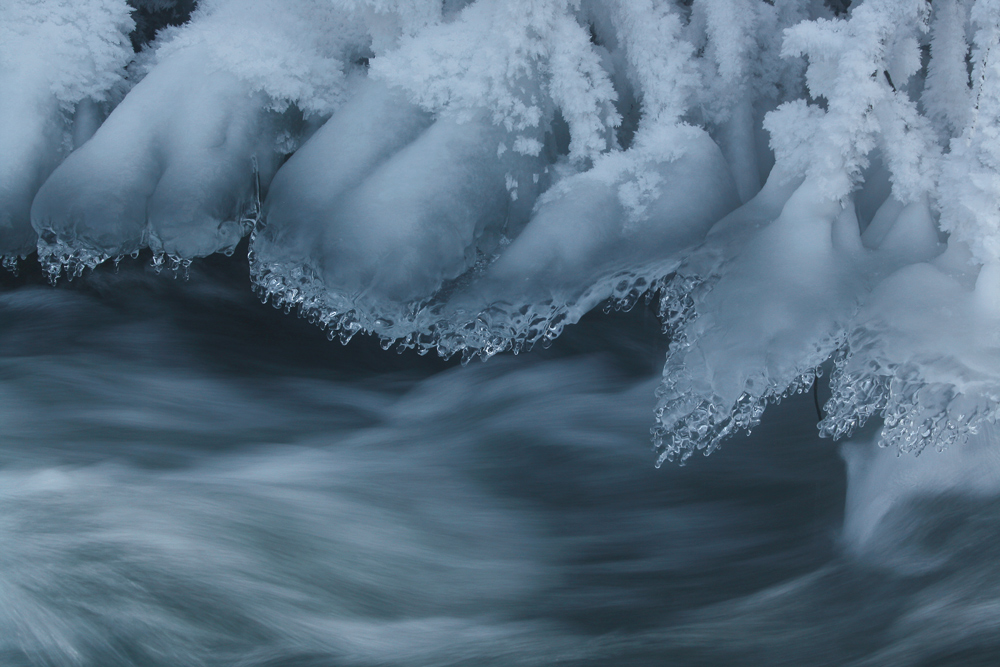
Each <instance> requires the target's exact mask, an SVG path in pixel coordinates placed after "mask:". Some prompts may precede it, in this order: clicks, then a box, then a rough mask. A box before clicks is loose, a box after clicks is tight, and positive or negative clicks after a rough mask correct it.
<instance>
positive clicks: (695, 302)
mask: <svg viewBox="0 0 1000 667" xmlns="http://www.w3.org/2000/svg"><path fill="white" fill-rule="evenodd" d="M132 4H133V5H134V6H140V9H141V13H140V14H137V15H136V16H138V17H140V18H141V19H142V21H141V22H140V23H141V25H140V26H139V28H138V29H136V31H135V32H131V33H130V31H133V28H134V27H135V26H134V22H133V20H132V18H130V14H129V7H128V6H127V5H126V4H125V3H124V2H122V1H114V0H87V1H86V2H73V3H70V2H60V1H58V0H44V1H42V0H13V1H12V2H11V3H8V5H6V6H5V9H4V11H3V12H2V13H0V31H2V32H0V35H2V37H3V39H0V63H2V66H3V69H2V70H0V142H2V144H0V149H2V150H0V174H2V175H3V180H2V181H0V254H2V255H4V256H5V257H6V258H7V259H6V260H5V262H6V263H7V264H8V265H11V264H12V259H11V258H15V257H18V256H22V257H23V256H25V255H26V254H27V253H28V252H29V251H30V250H31V249H32V248H34V247H35V244H36V238H35V233H36V232H37V235H38V236H37V250H38V256H39V259H40V261H42V262H43V264H44V265H45V267H46V269H47V271H48V272H49V274H50V276H52V278H53V279H56V278H58V276H59V275H60V273H61V272H62V271H63V270H66V271H67V272H68V273H69V275H70V276H73V275H78V274H79V273H80V272H81V271H83V270H84V268H86V267H94V266H96V265H97V264H99V263H101V262H103V261H105V260H107V259H113V258H117V257H121V256H122V255H125V254H130V253H136V252H138V251H139V250H141V249H144V248H149V249H151V250H152V251H153V253H154V257H155V259H154V261H155V262H158V263H160V264H162V263H163V262H164V261H165V260H166V258H169V259H170V260H171V262H172V263H173V264H174V265H175V266H183V265H185V264H186V263H189V262H190V261H191V260H192V259H193V258H196V257H199V256H204V255H207V254H211V253H214V252H232V251H233V249H234V248H235V246H236V244H237V243H238V242H239V240H240V239H241V238H242V237H244V236H245V235H247V234H250V233H251V232H252V238H251V241H250V269H251V274H252V275H251V278H252V281H253V284H254V288H255V289H256V290H257V291H258V293H259V294H260V296H261V297H262V298H263V299H264V300H269V301H271V302H272V303H273V304H275V305H276V306H279V307H283V308H285V309H286V310H289V311H291V310H296V311H298V312H299V314H300V315H303V316H305V317H308V318H309V319H310V320H311V321H314V322H316V323H317V324H319V325H320V326H322V327H324V328H326V329H328V332H329V334H330V336H331V338H333V337H338V336H339V337H340V338H341V340H343V341H345V342H346V341H348V340H350V338H351V337H352V336H354V335H355V334H357V333H359V332H363V333H367V334H372V335H376V336H378V337H379V338H381V339H382V341H383V343H384V345H385V346H386V347H387V348H388V347H390V346H392V345H396V346H398V347H400V348H402V349H406V348H416V349H417V350H418V351H420V352H421V353H423V352H427V351H431V350H433V351H436V352H437V353H439V354H441V355H443V356H446V357H450V356H452V355H456V354H457V355H461V356H462V357H463V358H464V359H469V358H472V357H475V356H481V357H483V358H484V359H485V358H488V357H490V356H492V355H494V354H496V353H498V352H502V351H505V350H513V351H514V352H518V351H520V350H522V349H527V348H529V347H530V346H532V345H533V344H535V343H539V342H543V343H544V342H546V341H550V340H552V339H553V338H555V337H556V336H558V335H559V334H560V332H561V331H562V330H563V328H564V327H565V326H567V325H570V324H572V323H574V322H576V321H577V320H578V319H579V318H580V317H582V316H583V315H584V314H585V313H586V312H588V311H590V310H592V309H593V308H595V307H597V306H599V305H601V304H606V305H607V307H620V308H628V307H631V306H632V305H634V304H635V303H636V301H637V300H639V299H641V298H643V297H645V298H648V299H651V298H654V297H655V298H657V299H658V303H659V312H660V315H661V317H662V319H663V323H664V329H665V331H666V333H667V334H668V335H669V336H670V337H671V349H670V352H669V354H668V357H667V360H666V364H665V366H664V373H663V383H662V385H661V387H660V389H659V391H658V405H657V410H656V425H655V427H654V429H653V436H654V441H655V444H656V446H657V448H658V451H659V456H660V461H663V460H666V459H671V460H681V461H683V460H685V459H687V458H688V457H689V456H691V454H692V453H694V452H697V451H703V452H705V453H708V452H711V451H712V450H714V449H715V448H716V447H717V446H718V445H719V443H720V442H721V441H722V440H723V439H724V438H725V437H726V436H728V435H730V434H732V433H733V432H735V431H738V430H741V429H750V428H753V427H754V426H755V425H756V424H757V423H758V421H759V419H760V417H761V414H762V412H763V411H764V409H765V408H766V406H767V404H768V403H769V402H772V401H777V400H780V399H781V398H782V397H783V396H785V395H787V394H789V393H793V392H801V391H805V390H808V389H809V388H810V387H811V386H812V384H813V383H814V382H815V381H816V378H817V377H818V376H819V374H820V368H821V366H823V365H824V364H825V363H826V362H828V361H829V360H831V359H832V360H833V362H832V367H833V371H832V374H831V377H830V383H831V391H832V398H831V399H830V401H829V402H828V404H827V405H826V407H825V409H824V412H825V416H824V418H823V419H822V422H821V423H820V431H821V433H822V434H824V435H829V436H832V437H835V438H842V437H845V436H847V435H849V434H850V433H852V432H853V430H854V429H855V428H857V427H858V426H859V425H861V424H863V423H864V422H865V421H866V420H867V419H868V418H870V417H872V416H877V417H881V418H883V419H884V422H885V427H884V429H883V431H882V436H881V437H882V442H883V444H891V445H894V446H898V447H900V448H902V449H905V450H916V451H919V450H921V449H922V448H923V447H925V446H926V445H927V444H928V443H932V444H933V445H934V446H937V447H945V446H948V445H949V444H952V443H956V442H959V441H962V440H964V439H965V438H967V437H968V436H969V435H972V434H975V433H976V432H977V430H979V429H980V428H981V427H982V425H983V424H984V423H988V422H993V421H994V420H995V416H996V412H997V403H998V401H1000V339H998V338H997V335H996V333H995V332H996V331H997V326H998V324H1000V296H998V290H1000V285H998V281H1000V268H998V267H1000V240H998V239H1000V235H998V225H1000V2H998V1H997V0H954V1H953V2H949V3H937V4H935V5H933V6H932V5H931V3H930V2H928V1H926V0H864V1H863V2H854V3H843V2H826V3H824V2H822V1H821V0H773V2H772V1H765V0H690V1H687V0H445V1H444V2H441V1H439V0H398V1H390V0H283V1H280V2H279V1H278V0H201V2H199V3H198V4H197V7H196V8H195V9H194V10H193V12H191V13H190V19H189V20H186V19H187V12H189V11H190V10H191V6H190V5H192V3H190V2H187V3H185V2H174V1H173V0H162V1H161V0H150V1H149V2H143V3H136V2H133V3H132ZM847 5H849V8H848V9H845V6H847ZM142 12H144V13H142ZM168 14H169V15H170V16H172V17H174V19H173V20H182V19H185V20H186V22H184V24H183V25H180V26H173V27H168V28H165V29H162V30H160V31H159V32H156V31H155V30H152V29H151V27H150V25H151V23H150V22H151V21H154V22H155V17H158V16H166V15H168ZM178 16H180V17H182V18H181V19H177V17H178ZM151 17H153V18H151ZM160 20H164V19H160ZM153 35H155V37H153ZM51 40H56V41H58V44H59V48H56V49H49V48H44V46H43V45H44V44H46V43H49V42H50V41H51ZM132 47H135V48H139V49H140V50H139V52H138V53H135V54H133V53H132ZM126 65H127V69H126ZM126 93H127V94H126ZM105 115H107V119H106V120H104V121H103V123H101V119H102V118H103V117H104V116H105ZM98 125H100V127H99V129H98V128H97V126H98ZM95 129H96V133H95V131H94V130H95ZM91 135H93V136H92V137H91ZM72 147H75V150H73V151H72V152H70V148H72ZM29 209H30V225H29V213H28V212H29Z"/></svg>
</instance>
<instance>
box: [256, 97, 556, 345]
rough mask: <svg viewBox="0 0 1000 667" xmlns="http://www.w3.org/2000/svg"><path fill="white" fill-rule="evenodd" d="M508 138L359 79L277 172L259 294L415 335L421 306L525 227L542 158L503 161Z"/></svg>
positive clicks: (341, 320) (353, 326)
mask: <svg viewBox="0 0 1000 667" xmlns="http://www.w3.org/2000/svg"><path fill="white" fill-rule="evenodd" d="M505 136H506V133H505V131H504V130H503V129H502V128H498V127H496V126H494V125H493V124H492V123H491V122H490V121H489V120H487V119H482V118H472V119H468V120H458V119H455V118H449V117H447V116H445V117H439V118H437V119H436V120H432V118H431V116H430V115H429V114H428V113H427V112H425V111H423V110H422V109H420V108H419V107H417V106H416V105H414V104H411V103H408V102H407V101H406V98H405V97H404V96H403V95H402V93H401V92H400V91H398V90H397V91H393V90H390V89H389V88H387V87H386V86H385V85H384V84H381V83H378V82H373V81H368V80H365V81H361V82H359V83H358V91H357V92H356V94H355V95H354V96H353V97H352V99H351V101H350V102H348V103H347V104H346V105H345V106H344V107H343V108H341V109H340V111H338V113H337V114H335V115H334V117H333V118H332V119H331V120H330V121H329V122H328V123H327V124H326V125H325V126H324V127H323V128H322V129H321V130H320V131H319V132H318V133H317V134H316V135H315V136H314V137H312V138H311V139H310V140H309V141H308V142H307V143H306V145H305V146H303V148H302V149H301V150H300V151H299V152H298V153H296V154H295V155H294V156H293V157H292V158H291V159H290V160H289V162H288V163H287V164H286V165H285V166H284V167H283V168H282V169H281V170H280V171H279V173H278V175H277V176H276V178H275V181H274V183H273V185H272V188H271V191H270V193H269V195H268V198H267V201H266V203H265V212H266V223H265V226H264V228H263V230H262V231H261V232H260V233H259V234H257V235H256V237H255V239H254V242H253V264H252V271H253V274H254V280H255V282H256V284H257V286H258V289H260V290H261V291H262V294H263V295H264V296H265V297H270V298H274V299H275V302H276V304H278V305H284V306H286V307H289V308H290V307H297V308H301V309H302V310H303V311H304V312H306V313H308V314H310V316H312V317H315V318H318V319H319V320H320V321H321V323H322V324H324V326H334V327H336V328H339V329H340V330H341V331H342V332H346V334H347V335H350V334H352V333H353V332H354V331H356V330H358V329H359V328H364V329H366V330H368V331H376V332H377V333H379V334H380V335H382V336H383V337H386V338H389V339H392V338H397V337H399V336H400V335H406V334H409V333H410V331H411V329H410V328H409V327H410V326H411V325H410V324H408V323H406V322H404V320H405V319H406V318H407V314H408V313H409V312H412V311H413V309H414V308H418V306H417V304H419V303H420V302H422V301H424V300H426V299H429V298H431V297H432V296H434V295H435V294H436V293H437V292H438V291H439V290H440V289H441V288H442V286H443V285H444V284H445V282H446V281H450V280H453V279H455V278H457V277H458V276H460V275H461V274H463V273H465V272H466V271H467V270H468V269H469V268H471V267H472V266H473V265H474V264H475V263H476V262H477V261H478V260H479V258H480V257H481V256H483V255H489V254H490V253H491V252H492V251H493V250H494V249H495V248H496V247H497V245H498V244H499V242H500V239H501V236H502V235H503V234H504V233H505V232H510V233H516V228H517V227H519V226H521V225H523V224H524V221H525V219H526V217H527V213H528V211H529V210H530V205H531V202H532V201H533V199H534V196H533V192H534V190H536V189H537V187H538V186H537V183H536V182H534V181H533V179H532V178H531V174H532V173H534V174H539V173H541V172H542V170H543V169H544V165H543V164H542V163H541V160H540V158H539V157H537V156H532V155H519V154H517V153H514V152H513V151H510V152H507V154H506V155H501V156H500V157H498V155H497V154H498V150H497V146H498V145H499V144H500V143H501V140H502V139H503V138H504V137H505ZM518 181H523V182H525V185H523V186H516V185H515V184H516V183H517V182H518ZM515 187H516V192H514V188H515ZM400 332H401V333H400Z"/></svg>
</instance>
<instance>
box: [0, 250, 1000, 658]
mask: <svg viewBox="0 0 1000 667" xmlns="http://www.w3.org/2000/svg"><path fill="white" fill-rule="evenodd" d="M665 346H666V341H665V340H664V339H663V337H662V336H661V335H660V334H659V332H658V323H657V322H656V320H655V318H653V316H652V315H651V314H650V313H648V312H646V311H643V310H641V309H639V310H637V311H635V312H633V313H629V314H625V315H622V314H617V315H611V316H604V315H595V316H592V317H588V318H587V319H586V321H584V322H582V323H581V324H579V325H577V326H575V327H572V328H571V329H570V330H568V331H567V333H566V334H565V335H564V336H563V337H562V338H561V339H560V340H558V341H557V342H556V344H555V345H554V346H553V347H552V348H551V349H549V350H536V351H534V352H531V353H529V354H522V355H520V356H518V357H513V356H505V357H504V356H502V357H498V358H494V359H492V360H491V361H489V362H488V363H485V364H483V363H479V362H474V363H472V364H470V365H469V366H467V367H461V366H459V365H457V364H451V363H445V362H442V361H440V360H436V359H431V358H429V357H423V358H421V357H416V356H414V355H412V354H403V355H397V354H395V353H394V352H384V351H382V350H381V349H379V347H378V345H376V344H375V343H373V342H372V341H370V340H363V339H356V340H355V341H354V342H352V343H351V344H350V345H349V346H347V347H342V346H340V345H339V344H336V343H330V342H328V341H327V340H326V339H325V337H324V336H323V334H322V332H320V331H319V330H318V329H315V328H313V327H311V326H310V325H308V324H307V323H305V322H303V321H300V320H296V319H295V318H294V317H289V316H286V315H284V314H282V313H279V312H277V311H274V310H273V309H271V308H270V307H268V306H263V305H261V304H260V303H258V302H257V301H255V299H254V297H253V295H252V293H251V292H250V290H249V286H248V281H247V278H246V264H245V262H242V263H241V262H239V261H236V260H226V259H224V258H216V259H211V260H206V261H202V262H198V263H196V264H195V266H194V267H193V270H192V275H191V279H190V280H189V281H183V280H174V279H172V278H170V277H169V276H168V275H160V276H157V275H154V274H153V273H152V272H151V271H150V270H149V269H147V268H145V267H144V266H143V265H142V264H141V263H140V262H132V263H129V262H125V263H123V265H122V267H121V270H120V272H119V273H115V272H113V271H111V270H99V271H98V272H97V273H95V274H93V275H90V276H88V277H86V278H85V279H83V280H82V281H76V282H74V283H72V284H65V283H64V284H61V285H60V286H59V287H58V288H51V287H49V286H47V285H45V284H43V282H42V281H41V280H40V278H39V276H37V275H36V274H35V272H34V271H33V270H31V269H30V267H29V270H28V275H26V276H22V277H21V278H18V279H13V278H10V277H6V278H4V286H3V288H2V290H0V424H2V428H0V439H2V447H0V665H2V666H3V667H17V666H21V665H45V666H56V665H58V666H62V665H72V666H86V667H91V666H93V667H113V666H117V665H141V666H147V665H149V666H153V665H163V666H171V667H175V666H176V667H182V666H183V667H189V666H190V667H195V666H202V665H204V666H209V665H211V666H215V665H218V666H241V667H242V666H246V667H251V666H253V667H258V666H259V667H264V666H268V667H279V666H280V667H285V666H288V667H293V666H298V667H307V666H308V667H321V666H333V665H338V666H339V665H344V666H355V665H364V666H376V665H469V666H473V665H475V666H479V665H796V666H802V665H871V666H876V665H878V666H884V665H920V666H924V665H927V666H929V665H956V666H957V665H994V664H1000V559H998V556H1000V500H997V499H992V498H989V497H984V496H982V495H980V496H978V497H977V498H976V499H972V498H964V497H962V496H960V495H951V496H946V497H941V496H938V497H933V498H923V499H918V500H916V501H913V502H910V503H907V504H905V505H904V506H902V507H898V508H897V509H896V510H894V511H893V512H891V513H890V514H889V515H888V516H887V517H886V518H885V519H884V520H883V522H882V524H881V525H880V526H879V530H878V533H877V537H876V538H875V540H874V542H873V543H872V546H870V548H869V551H870V553H871V554H874V556H872V557H869V558H866V559H858V558H856V557H854V556H849V555H847V554H846V553H845V551H844V549H843V548H842V545H841V543H840V542H839V534H840V533H839V531H840V528H841V524H842V521H843V505H844V497H845V472H844V465H843V462H842V460H841V459H840V457H839V455H838V451H837V447H836V445H835V444H833V443H830V442H829V441H825V440H819V439H818V438H817V437H816V436H815V422H816V408H815V406H814V404H813V397H812V396H811V395H805V396H800V397H795V398H794V399H791V400H788V401H786V402H784V403H783V404H782V405H780V406H777V407H774V408H772V409H770V410H769V411H768V413H767V416H766V418H765V422H764V424H763V425H762V426H761V427H760V428H759V429H757V430H755V431H754V433H753V435H752V436H751V437H749V438H742V437H741V438H737V439H734V440H732V441H731V442H728V443H727V445H726V446H725V447H724V448H723V449H722V450H721V451H719V452H717V453H716V454H714V455H713V456H712V457H710V458H707V459H703V458H700V457H698V458H696V459H694V460H692V462H691V464H690V465H688V466H686V467H683V468H681V467H670V466H664V468H662V469H660V470H656V469H654V467H653V460H654V456H653V453H652V452H651V451H650V449H649V434H648V431H649V427H650V426H651V424H652V412H651V411H652V408H653V404H654V400H655V399H654V396H653V391H654V388H655V386H656V384H657V381H658V375H659V371H660V366H661V364H662V360H663V354H664V351H665ZM880 554H881V555H880Z"/></svg>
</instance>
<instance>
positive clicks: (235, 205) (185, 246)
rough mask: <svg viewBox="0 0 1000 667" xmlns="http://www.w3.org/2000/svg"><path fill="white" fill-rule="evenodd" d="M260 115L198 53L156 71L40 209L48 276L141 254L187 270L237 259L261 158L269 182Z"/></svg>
mask: <svg viewBox="0 0 1000 667" xmlns="http://www.w3.org/2000/svg"><path fill="white" fill-rule="evenodd" d="M263 111H264V104H263V100H262V99H261V98H260V97H255V96H254V95H252V94H251V92H250V90H249V87H248V86H247V85H246V84H243V83H242V82H240V81H239V80H238V79H237V78H236V77H234V76H232V75H230V74H226V73H223V72H212V71H211V70H210V68H208V67H207V66H206V64H205V61H204V58H203V54H201V53H191V54H188V57H185V58H174V59H172V60H170V61H168V62H165V63H162V64H160V65H159V66H158V67H156V68H155V69H154V70H153V71H152V72H150V74H149V75H148V76H147V77H146V78H145V79H143V81H141V82H140V83H139V84H138V85H137V86H136V87H135V88H134V89H133V90H132V91H131V92H130V93H129V95H128V96H127V97H126V98H125V100H124V101H123V102H122V103H121V104H120V105H119V106H118V108H117V109H115V111H114V113H112V114H111V116H110V117H109V118H108V120H107V121H106V122H105V123H104V124H103V125H102V126H101V128H100V129H99V130H98V131H97V133H96V134H95V135H94V137H93V138H92V139H91V140H90V141H88V142H87V143H86V144H84V145H83V146H82V147H81V148H80V149H79V150H77V151H75V152H74V153H73V154H72V155H70V156H69V157H68V158H67V159H66V161H65V162H63V163H62V164H61V165H60V166H59V167H58V168H57V169H56V171H55V172H54V173H53V174H52V176H51V177H50V178H49V179H48V180H47V181H46V182H45V184H44V185H43V186H42V188H41V190H40V191H39V193H38V196H37V197H36V198H35V202H34V204H33V206H32V221H33V224H34V226H35V228H36V230H37V231H38V234H39V256H40V258H41V259H42V261H43V262H45V263H48V265H49V266H48V267H47V268H48V270H49V272H50V273H55V274H56V275H58V272H59V270H60V264H63V265H69V264H70V263H71V262H72V261H73V258H74V257H75V258H76V261H77V262H78V264H77V266H80V267H81V268H82V265H83V264H86V265H93V264H96V263H98V262H101V261H104V260H105V259H108V258H112V257H117V256H121V255H126V254H130V253H132V252H135V251H137V250H139V249H140V248H144V247H150V248H152V249H153V250H154V252H157V253H166V254H169V255H174V256H178V257H184V258H191V257H197V256H203V255H207V254H211V253H213V252H216V251H220V250H227V249H231V248H233V247H234V246H235V245H236V243H237V242H238V241H239V239H240V238H241V237H242V236H243V235H244V234H245V233H246V232H247V231H248V230H247V229H245V227H244V225H243V223H241V221H240V217H241V211H242V208H243V207H245V206H246V205H247V204H249V203H250V199H251V197H252V194H253V193H252V185H253V172H254V166H253V164H254V157H255V155H256V156H259V157H258V158H257V159H258V164H261V165H263V169H262V170H263V171H264V173H265V175H266V174H267V173H268V171H269V170H270V169H271V168H272V167H271V165H272V164H273V161H274V157H273V156H272V154H273V153H274V150H273V148H271V147H270V146H268V145H266V143H264V142H267V141H268V140H269V139H270V140H271V141H273V138H272V137H273V134H272V135H269V133H267V132H266V131H265V128H264V124H265V117H264V113H263ZM261 139H263V141H261ZM262 143H264V145H261V144H262Z"/></svg>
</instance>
